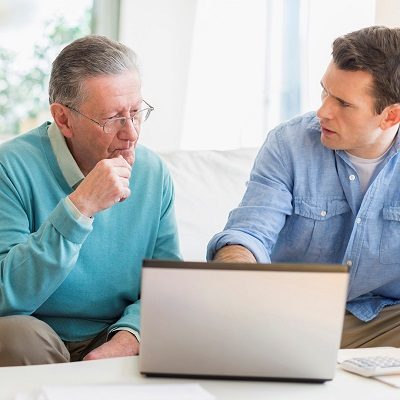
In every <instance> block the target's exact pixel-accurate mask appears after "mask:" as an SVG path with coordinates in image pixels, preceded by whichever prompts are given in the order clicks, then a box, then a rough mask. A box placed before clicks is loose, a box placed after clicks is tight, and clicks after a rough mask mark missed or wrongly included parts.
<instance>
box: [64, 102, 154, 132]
mask: <svg viewBox="0 0 400 400" xmlns="http://www.w3.org/2000/svg"><path fill="white" fill-rule="evenodd" d="M141 106H142V107H141V108H140V110H138V111H135V112H134V113H133V114H131V116H130V117H115V118H110V119H108V120H107V121H106V122H104V124H101V123H100V122H98V121H96V120H95V119H93V118H90V117H88V116H87V115H85V114H82V113H81V112H80V111H78V110H77V109H75V108H74V107H71V106H69V105H65V107H67V108H69V109H70V110H72V111H74V112H76V113H77V114H79V115H82V117H85V118H87V119H88V120H90V121H92V122H94V123H95V124H96V125H98V126H100V127H101V128H103V132H104V133H106V134H107V135H115V134H116V133H117V132H118V131H119V130H120V129H121V128H123V127H124V126H125V125H126V122H127V120H129V119H130V120H131V121H132V123H133V124H134V125H135V126H137V125H140V124H141V123H142V122H144V121H146V120H147V119H148V118H149V116H150V114H151V112H152V111H153V110H154V107H153V106H151V105H150V104H149V103H148V102H147V101H146V100H142V105H141Z"/></svg>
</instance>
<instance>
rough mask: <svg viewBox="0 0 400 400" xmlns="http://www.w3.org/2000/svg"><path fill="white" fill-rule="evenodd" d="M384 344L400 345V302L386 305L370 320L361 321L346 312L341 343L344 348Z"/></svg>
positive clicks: (380, 345)
mask: <svg viewBox="0 0 400 400" xmlns="http://www.w3.org/2000/svg"><path fill="white" fill-rule="evenodd" d="M384 346H393V347H400V304H396V305H394V306H390V307H385V308H384V309H383V310H382V311H381V312H380V313H379V315H378V316H377V317H376V318H375V319H373V320H372V321H369V322H363V321H360V320H359V319H358V318H356V317H355V316H354V315H352V314H350V313H346V315H345V317H344V324H343V333H342V342H341V345H340V347H341V348H342V349H354V348H358V347H384Z"/></svg>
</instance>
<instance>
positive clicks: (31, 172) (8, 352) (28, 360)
mask: <svg viewBox="0 0 400 400" xmlns="http://www.w3.org/2000/svg"><path fill="white" fill-rule="evenodd" d="M49 95H50V109H51V114H52V116H53V119H54V122H52V123H50V122H46V123H44V124H43V125H41V126H40V127H38V128H36V129H34V130H32V131H30V132H28V133H27V134H24V135H20V136H18V137H17V138H15V139H14V140H11V141H9V142H7V143H5V144H3V145H2V146H1V148H0V221H1V222H0V316H1V318H0V365H26V364H41V363H55V362H68V361H75V360H93V359H99V358H107V357H118V356H127V355H135V354H138V352H139V330H140V326H139V322H140V321H139V312H140V276H141V263H142V260H143V259H144V258H163V259H177V258H179V249H178V240H177V229H176V222H175V216H174V208H173V195H174V194H173V185H172V181H171V177H170V175H169V173H168V171H167V170H166V167H165V166H164V164H163V163H162V162H161V161H160V159H159V158H158V157H157V156H156V155H155V154H154V153H152V152H151V151H149V150H148V149H146V148H145V147H143V146H140V145H138V144H137V142H138V138H139V133H140V128H141V124H142V123H143V122H144V121H145V120H146V119H147V118H148V116H149V115H150V113H151V111H152V110H153V107H151V106H150V104H149V103H147V102H146V101H145V100H144V99H143V98H142V94H141V83H140V76H139V72H138V69H137V66H136V63H135V55H134V53H133V52H132V50H130V49H129V48H127V47H126V46H124V45H122V44H120V43H117V42H114V41H112V40H109V39H107V38H105V37H101V36H88V37H84V38H82V39H78V40H76V41H74V42H73V43H71V44H70V45H68V46H67V47H65V48H64V49H63V50H62V51H61V53H60V54H59V55H58V57H57V58H56V59H55V61H54V63H53V68H52V72H51V77H50V84H49Z"/></svg>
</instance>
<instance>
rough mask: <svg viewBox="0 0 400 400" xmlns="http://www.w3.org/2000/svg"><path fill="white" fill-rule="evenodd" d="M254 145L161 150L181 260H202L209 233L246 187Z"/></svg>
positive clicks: (222, 222) (217, 228)
mask: <svg viewBox="0 0 400 400" xmlns="http://www.w3.org/2000/svg"><path fill="white" fill-rule="evenodd" d="M256 153H257V149H255V148H245V149H237V150H228V151H216V150H204V151H181V150H179V151H174V152H169V153H161V154H160V156H161V158H162V159H163V160H164V161H165V163H166V164H167V166H168V168H169V170H170V172H171V175H172V178H173V180H174V185H175V209H176V217H177V222H178V230H179V237H180V244H181V252H182V257H183V259H184V260H189V261H193V260H195V261H196V260H205V254H206V247H207V244H208V242H209V240H210V239H211V237H212V236H213V235H214V234H215V233H217V232H219V231H221V230H222V229H223V228H224V226H225V223H226V220H227V218H228V214H229V211H230V210H232V209H233V208H234V207H236V206H237V205H238V204H239V202H240V201H241V199H242V196H243V194H244V191H245V189H246V182H247V180H248V179H249V176H250V170H251V167H252V166H253V163H254V159H255V156H256Z"/></svg>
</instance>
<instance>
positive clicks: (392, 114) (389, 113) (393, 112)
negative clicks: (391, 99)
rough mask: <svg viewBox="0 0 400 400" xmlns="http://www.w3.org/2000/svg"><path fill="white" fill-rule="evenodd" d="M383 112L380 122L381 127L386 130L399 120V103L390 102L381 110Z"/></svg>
mask: <svg viewBox="0 0 400 400" xmlns="http://www.w3.org/2000/svg"><path fill="white" fill-rule="evenodd" d="M383 112H384V113H385V116H384V118H383V119H382V122H381V126H380V127H381V129H382V130H384V131H385V130H387V129H389V128H391V127H392V126H394V125H396V124H398V123H399V122H400V103H399V104H392V105H391V106H389V107H387V109H386V110H384V111H383Z"/></svg>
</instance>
